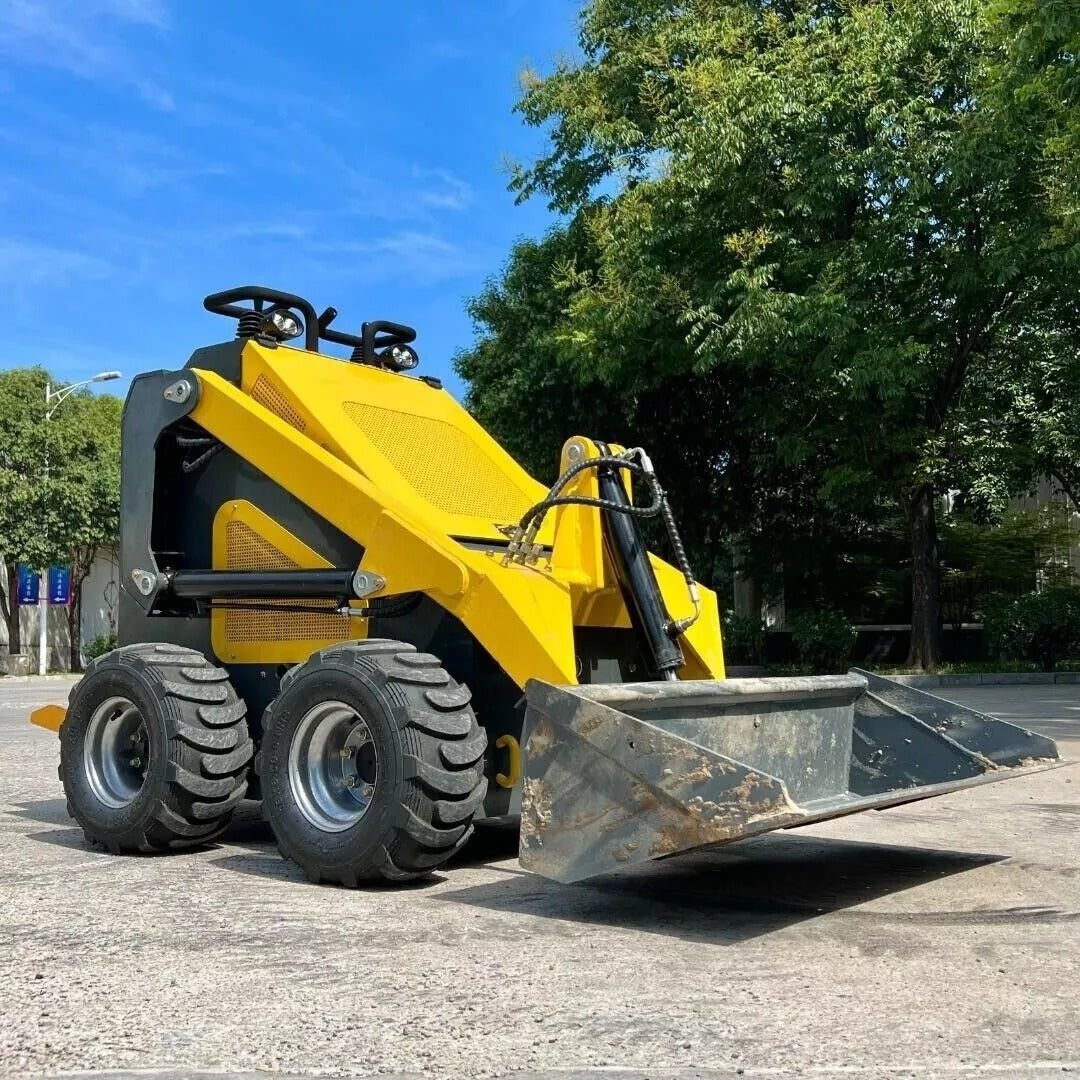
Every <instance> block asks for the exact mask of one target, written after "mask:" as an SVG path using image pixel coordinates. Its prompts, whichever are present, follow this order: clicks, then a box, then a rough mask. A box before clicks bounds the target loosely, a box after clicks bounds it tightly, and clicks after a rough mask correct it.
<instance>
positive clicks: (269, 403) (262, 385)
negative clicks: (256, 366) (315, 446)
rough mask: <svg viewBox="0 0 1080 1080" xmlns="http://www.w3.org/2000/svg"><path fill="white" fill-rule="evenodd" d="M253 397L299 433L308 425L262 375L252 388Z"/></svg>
mask: <svg viewBox="0 0 1080 1080" xmlns="http://www.w3.org/2000/svg"><path fill="white" fill-rule="evenodd" d="M251 396H252V397H253V398H254V399H255V400H256V401H257V402H258V403H259V404H260V405H262V406H263V408H265V409H269V410H270V411H271V412H272V413H274V414H275V415H277V416H280V417H281V419H282V420H284V421H285V423H286V424H292V426H293V427H294V428H296V430H297V431H303V430H304V429H305V428H306V427H307V424H306V423H305V422H304V418H303V417H302V416H301V415H300V414H299V413H298V412H297V411H296V410H295V409H294V408H293V407H292V405H290V404H289V402H288V400H287V399H286V397H285V395H284V394H283V393H282V392H281V391H280V390H279V389H278V388H277V387H276V386H275V385H274V384H273V383H272V382H271V381H270V380H269V379H268V378H267V377H266V376H265V375H260V376H259V377H258V378H257V379H256V380H255V385H254V386H253V387H252V388H251Z"/></svg>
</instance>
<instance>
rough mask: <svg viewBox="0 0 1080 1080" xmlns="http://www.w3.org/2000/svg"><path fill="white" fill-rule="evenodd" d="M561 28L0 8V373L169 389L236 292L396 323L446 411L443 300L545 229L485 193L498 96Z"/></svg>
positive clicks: (496, 181) (441, 10)
mask: <svg viewBox="0 0 1080 1080" xmlns="http://www.w3.org/2000/svg"><path fill="white" fill-rule="evenodd" d="M578 6H579V4H578V3H577V2H576V0H574V2H568V0H458V2H456V3H455V2H450V0H415V2H412V3H408V2H400V3H397V4H384V3H375V2H372V0H324V2H315V0H311V2H307V3H298V2H296V0H293V2H288V3H287V2H285V0H260V2H259V3H248V2H244V0H228V2H223V0H0V295H2V298H3V299H2V301H0V303H2V305H3V307H2V311H3V314H2V319H3V323H4V330H5V332H4V333H3V335H2V338H0V368H7V367H19V366H27V365H31V364H37V363H40V364H43V365H45V366H46V367H48V368H49V369H50V370H51V371H52V372H53V373H54V374H55V375H56V376H58V377H60V378H63V379H65V380H69V381H74V380H77V379H81V378H86V377H88V376H90V375H92V374H94V373H95V372H97V371H100V370H102V369H103V368H119V369H121V370H122V371H123V372H124V375H125V376H126V377H127V378H130V376H132V375H134V374H136V373H137V372H138V371H142V370H149V369H153V368H160V367H178V366H180V365H181V364H182V363H183V362H184V361H186V359H187V357H188V356H189V354H190V353H191V351H192V350H193V349H194V348H196V347H198V346H199V345H203V344H208V343H210V342H213V341H218V340H222V339H224V338H226V337H231V336H232V329H231V327H230V326H229V325H228V324H226V323H225V322H224V321H223V320H221V319H220V318H219V317H216V316H211V315H208V314H206V313H205V312H204V311H203V310H202V306H201V305H202V298H203V296H204V295H205V294H206V293H208V292H213V291H217V290H219V289H224V288H228V287H231V286H233V285H241V284H256V283H257V284H266V285H272V286H275V287H278V288H281V289H285V290H288V291H291V292H298V293H300V294H302V295H306V296H308V297H309V299H311V300H312V301H313V303H314V304H315V305H316V307H317V308H320V309H321V308H322V307H324V306H327V305H330V304H333V305H334V306H335V307H337V308H338V310H339V311H340V313H341V314H340V316H339V320H338V323H337V324H336V325H338V326H340V327H341V328H343V329H355V328H358V327H359V324H360V323H361V322H362V321H363V320H365V319H372V318H386V319H392V320H395V321H399V322H407V323H410V324H411V325H413V326H415V327H417V329H418V331H419V337H418V339H417V347H418V349H419V351H420V354H421V363H422V369H423V370H425V371H428V372H430V373H432V374H436V375H440V376H442V377H444V378H448V379H449V380H450V385H451V388H452V389H454V390H455V391H457V392H459V391H460V389H461V387H460V385H459V384H458V382H457V380H456V379H453V377H452V375H451V369H450V361H451V357H452V356H453V353H454V352H455V350H457V349H458V348H460V347H462V346H463V345H467V344H468V343H469V342H470V341H471V340H472V327H471V325H470V322H469V319H468V317H467V316H466V315H465V312H464V301H465V299H466V298H467V297H468V296H470V295H472V294H474V293H476V292H477V291H478V290H479V289H480V287H481V286H482V284H483V282H484V280H485V278H487V277H488V276H490V275H491V274H493V273H495V272H497V270H498V269H499V267H500V265H501V264H502V263H503V261H504V260H505V258H506V255H507V253H508V251H509V248H510V245H511V243H512V242H513V241H514V239H515V238H517V237H519V236H523V235H538V234H539V233H541V232H542V231H543V230H544V228H545V227H546V226H547V225H548V224H549V223H550V220H551V219H550V216H549V214H548V212H547V209H546V207H545V206H544V205H543V204H542V202H539V201H536V200H533V201H532V202H530V203H529V204H526V205H525V206H520V207H519V206H515V205H514V201H513V197H512V196H511V195H510V194H509V193H508V192H507V190H506V180H507V177H506V174H505V167H504V161H505V160H506V159H507V158H512V159H517V160H524V161H529V160H532V159H533V158H534V157H535V156H536V155H537V154H538V153H539V152H540V151H541V149H542V147H543V136H542V134H541V133H540V132H537V131H535V130H531V129H527V128H525V127H524V126H523V125H522V123H521V120H520V118H519V117H518V116H517V115H515V114H513V113H512V112H511V109H512V107H513V104H514V102H515V101H516V99H517V96H518V89H517V77H518V74H519V73H520V71H521V70H522V68H523V67H524V66H526V65H527V64H531V65H533V66H535V67H538V68H539V69H540V70H541V71H543V70H548V69H550V67H551V65H552V63H553V61H554V59H555V58H556V56H558V55H560V54H565V53H567V52H569V51H572V50H573V48H574V45H575V42H576V12H577V9H578ZM125 381H126V380H125ZM108 389H110V390H119V391H120V392H122V391H123V386H121V385H118V384H116V383H114V384H112V385H111V386H110V387H108Z"/></svg>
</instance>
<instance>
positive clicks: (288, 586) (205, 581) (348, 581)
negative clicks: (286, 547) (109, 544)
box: [167, 569, 356, 603]
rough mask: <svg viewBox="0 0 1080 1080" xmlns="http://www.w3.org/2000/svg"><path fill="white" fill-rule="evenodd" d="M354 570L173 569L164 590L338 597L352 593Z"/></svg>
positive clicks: (180, 594) (205, 595) (213, 595)
mask: <svg viewBox="0 0 1080 1080" xmlns="http://www.w3.org/2000/svg"><path fill="white" fill-rule="evenodd" d="M355 573H356V571H355V570H338V569H329V570H174V571H172V572H171V573H169V574H168V575H167V576H168V582H169V585H168V591H169V592H170V593H171V594H172V595H173V596H175V597H177V598H178V599H183V600H242V599H253V600H255V599H258V600H338V601H340V602H342V603H344V602H346V601H347V600H348V599H349V598H350V597H352V596H353V595H354V594H353V576H354V575H355Z"/></svg>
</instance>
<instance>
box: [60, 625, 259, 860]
mask: <svg viewBox="0 0 1080 1080" xmlns="http://www.w3.org/2000/svg"><path fill="white" fill-rule="evenodd" d="M110 697H123V698H127V699H128V700H129V701H130V702H132V704H134V705H135V706H136V707H137V708H138V709H139V711H140V713H141V714H142V719H143V726H144V729H145V731H146V736H147V746H148V754H147V765H146V771H145V777H144V779H143V784H142V788H141V789H140V791H139V792H138V794H137V795H136V796H135V797H134V799H133V800H132V801H131V802H130V803H128V804H127V805H126V806H123V807H120V808H113V807H111V806H109V805H108V804H107V803H105V802H103V801H102V800H101V799H100V798H99V797H98V795H97V794H95V792H94V790H93V788H92V787H91V785H90V783H89V780H88V779H87V776H86V772H85V768H84V754H85V752H86V746H85V735H86V730H87V727H88V726H89V724H90V720H91V718H92V717H93V715H94V712H95V710H96V709H97V708H98V706H100V705H101V704H103V703H104V702H106V701H107V700H108V699H109V698H110ZM246 715H247V708H246V706H245V705H244V702H243V701H241V700H240V699H239V698H238V697H237V695H236V690H235V689H234V688H233V685H232V683H231V682H230V681H229V676H228V673H227V672H226V671H224V670H223V669H221V668H219V667H215V666H214V665H212V664H211V663H210V662H209V661H208V660H207V659H206V657H205V656H203V654H202V653H200V652H196V651H195V650H193V649H183V648H180V647H179V646H176V645H168V644H142V645H125V646H123V647H122V648H119V649H114V650H113V651H112V652H109V653H106V654H105V655H104V656H100V657H98V658H97V659H96V660H93V661H92V662H91V663H90V664H89V665H88V666H87V669H86V674H85V675H84V676H83V677H82V679H81V680H80V681H79V682H78V683H77V684H76V685H75V687H74V688H73V689H72V691H71V695H70V697H69V699H68V709H67V715H66V717H65V719H64V723H63V724H62V725H61V727H60V770H59V773H60V780H61V782H62V783H63V785H64V794H65V795H66V797H67V807H68V813H69V814H70V815H71V816H72V817H73V818H74V819H75V820H76V821H77V822H78V823H79V824H80V825H81V826H82V829H83V832H84V833H85V835H86V838H87V840H88V841H90V842H91V843H97V844H101V845H103V846H104V847H106V848H107V849H108V850H109V851H111V852H112V853H113V854H116V855H120V854H123V853H136V852H153V851H169V850H177V849H182V848H192V847H198V846H200V845H202V844H206V843H208V842H210V841H211V840H213V839H214V838H215V837H217V836H219V835H220V834H221V833H222V832H223V831H224V829H225V827H226V826H227V825H228V823H229V819H230V818H231V817H232V814H233V811H234V809H235V808H236V806H237V804H238V803H239V802H240V800H241V799H243V798H244V795H245V793H246V791H247V774H248V770H249V768H250V763H251V759H252V756H253V753H254V747H253V745H252V742H251V738H250V736H249V733H248V727H247V720H246Z"/></svg>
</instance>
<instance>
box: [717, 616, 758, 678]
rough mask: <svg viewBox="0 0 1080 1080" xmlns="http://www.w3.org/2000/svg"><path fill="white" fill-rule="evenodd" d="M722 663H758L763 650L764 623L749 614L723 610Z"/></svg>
mask: <svg viewBox="0 0 1080 1080" xmlns="http://www.w3.org/2000/svg"><path fill="white" fill-rule="evenodd" d="M723 637H724V663H725V664H727V665H728V666H729V667H730V666H731V665H732V664H760V663H762V660H763V656H764V651H765V624H764V623H763V622H762V621H761V619H755V618H753V617H752V616H750V615H736V614H735V612H733V611H725V612H724V625H723Z"/></svg>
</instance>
